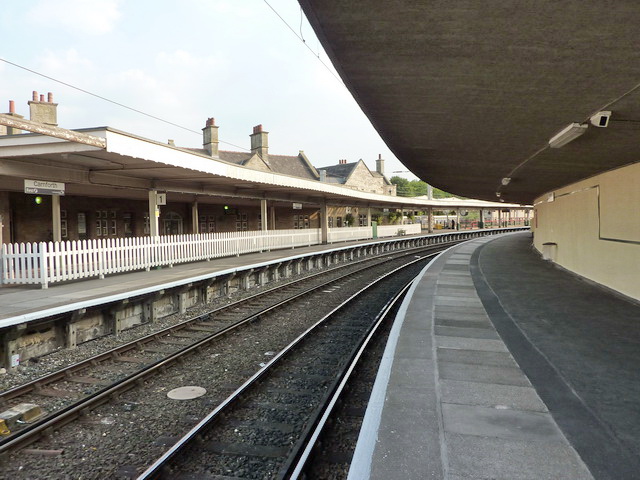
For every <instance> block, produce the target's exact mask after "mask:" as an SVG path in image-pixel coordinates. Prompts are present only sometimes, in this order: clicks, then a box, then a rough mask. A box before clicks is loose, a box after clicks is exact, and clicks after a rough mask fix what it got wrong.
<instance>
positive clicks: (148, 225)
mask: <svg viewBox="0 0 640 480" xmlns="http://www.w3.org/2000/svg"><path fill="white" fill-rule="evenodd" d="M142 222H143V223H144V228H143V230H142V231H143V232H144V234H145V235H149V234H150V233H151V223H150V222H149V214H148V213H145V214H144V216H143V217H142Z"/></svg>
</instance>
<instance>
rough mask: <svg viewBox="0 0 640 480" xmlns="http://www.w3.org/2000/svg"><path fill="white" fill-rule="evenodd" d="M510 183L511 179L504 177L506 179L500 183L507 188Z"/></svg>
mask: <svg viewBox="0 0 640 480" xmlns="http://www.w3.org/2000/svg"><path fill="white" fill-rule="evenodd" d="M510 181H511V177H504V178H503V179H502V180H501V181H500V183H502V185H504V186H505V187H506V186H507V185H509V182H510Z"/></svg>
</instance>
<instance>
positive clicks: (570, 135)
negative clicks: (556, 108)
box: [549, 123, 588, 148]
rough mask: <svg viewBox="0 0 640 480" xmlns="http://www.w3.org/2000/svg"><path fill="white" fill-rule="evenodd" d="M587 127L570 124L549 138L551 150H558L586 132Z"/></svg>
mask: <svg viewBox="0 0 640 480" xmlns="http://www.w3.org/2000/svg"><path fill="white" fill-rule="evenodd" d="M587 127H588V125H586V124H580V123H572V124H571V125H569V126H567V127H566V128H563V129H562V130H561V131H560V132H559V133H558V134H556V135H554V136H553V137H551V140H549V146H550V147H551V148H560V147H562V146H564V145H566V144H567V143H569V142H570V141H572V140H575V139H576V138H578V137H579V136H580V135H582V134H583V133H584V132H586V131H587Z"/></svg>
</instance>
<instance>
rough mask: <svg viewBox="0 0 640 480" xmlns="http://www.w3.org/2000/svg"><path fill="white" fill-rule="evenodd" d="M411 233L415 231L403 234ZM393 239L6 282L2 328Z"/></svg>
mask: <svg viewBox="0 0 640 480" xmlns="http://www.w3.org/2000/svg"><path fill="white" fill-rule="evenodd" d="M416 236H417V235H416ZM419 236H423V235H419ZM411 237H413V235H408V236H406V237H402V238H403V239H407V238H411ZM388 240H393V239H392V238H383V239H380V240H377V241H376V240H361V241H353V242H340V243H334V244H330V245H313V246H310V247H296V248H295V249H282V250H272V251H269V252H261V253H250V254H245V255H241V256H238V257H224V258H217V259H213V260H211V261H203V262H193V263H186V264H179V265H175V266H173V267H162V268H157V269H152V270H150V271H135V272H127V273H122V274H117V275H109V276H107V277H105V278H103V279H98V278H95V277H94V278H90V279H84V280H78V281H74V282H68V283H61V284H55V283H54V284H51V285H50V286H49V288H47V289H42V288H41V287H40V285H2V286H0V328H2V327H8V326H11V325H16V324H19V323H23V322H28V321H30V320H33V319H38V318H44V317H47V316H52V315H58V314H62V313H65V312H69V311H73V310H77V309H80V308H86V307H90V306H94V305H100V304H104V303H110V302H113V301H119V300H123V299H126V298H130V297H133V296H138V295H145V294H147V293H152V292H155V291H157V290H160V289H169V288H173V287H177V286H182V285H185V284H187V283H190V282H197V281H199V280H204V279H208V278H212V277H215V276H219V275H225V274H228V273H232V272H236V271H241V270H244V269H250V268H260V267H261V266H264V265H267V264H269V263H273V262H284V261H288V260H294V259H298V258H301V257H305V256H308V255H311V254H316V253H320V252H330V251H339V250H342V249H346V248H350V247H353V246H354V245H368V244H375V243H379V242H383V241H388Z"/></svg>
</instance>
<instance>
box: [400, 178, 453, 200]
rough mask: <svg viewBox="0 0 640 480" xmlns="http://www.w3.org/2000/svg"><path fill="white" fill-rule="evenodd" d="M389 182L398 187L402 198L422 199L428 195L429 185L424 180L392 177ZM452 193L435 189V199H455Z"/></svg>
mask: <svg viewBox="0 0 640 480" xmlns="http://www.w3.org/2000/svg"><path fill="white" fill-rule="evenodd" d="M389 181H390V182H391V183H392V184H394V185H395V186H396V193H397V194H398V196H400V197H420V196H423V195H427V193H428V189H429V187H428V185H427V183H426V182H423V181H422V180H407V179H406V178H402V177H398V176H395V177H391V178H390V179H389ZM453 196H454V195H451V194H450V193H447V192H445V191H443V190H440V189H439V188H435V187H433V198H445V197H453Z"/></svg>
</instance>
